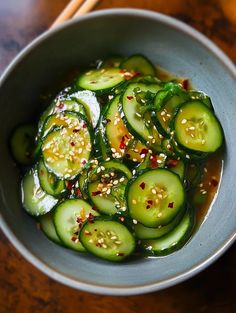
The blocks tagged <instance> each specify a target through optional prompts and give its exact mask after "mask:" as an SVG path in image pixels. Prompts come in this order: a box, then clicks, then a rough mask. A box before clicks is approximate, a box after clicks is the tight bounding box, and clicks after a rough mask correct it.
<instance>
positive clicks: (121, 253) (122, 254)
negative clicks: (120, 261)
mask: <svg viewBox="0 0 236 313" xmlns="http://www.w3.org/2000/svg"><path fill="white" fill-rule="evenodd" d="M116 255H117V256H124V255H125V254H124V253H123V252H119V253H117V254H116Z"/></svg>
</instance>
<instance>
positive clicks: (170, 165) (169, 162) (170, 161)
mask: <svg viewBox="0 0 236 313" xmlns="http://www.w3.org/2000/svg"><path fill="white" fill-rule="evenodd" d="M166 164H167V166H168V167H176V165H177V164H178V160H174V159H173V160H172V159H171V160H168V161H167V162H166Z"/></svg>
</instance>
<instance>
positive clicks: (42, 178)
mask: <svg viewBox="0 0 236 313" xmlns="http://www.w3.org/2000/svg"><path fill="white" fill-rule="evenodd" d="M38 177H39V183H40V186H41V188H42V189H43V190H44V191H45V192H46V193H47V194H49V195H51V196H54V197H56V196H58V195H60V194H62V193H63V192H64V191H65V190H66V185H65V181H64V180H60V179H58V178H57V177H56V176H55V175H54V174H53V173H49V172H48V170H47V168H46V167H45V165H44V163H43V161H42V160H40V161H39V163H38Z"/></svg>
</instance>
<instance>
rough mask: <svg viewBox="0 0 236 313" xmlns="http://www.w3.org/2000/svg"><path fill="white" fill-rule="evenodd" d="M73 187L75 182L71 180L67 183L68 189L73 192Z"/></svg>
mask: <svg viewBox="0 0 236 313" xmlns="http://www.w3.org/2000/svg"><path fill="white" fill-rule="evenodd" d="M73 187H74V183H73V181H71V180H69V181H68V182H67V189H69V190H71V189H72V188H73Z"/></svg>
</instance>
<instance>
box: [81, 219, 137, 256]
mask: <svg viewBox="0 0 236 313" xmlns="http://www.w3.org/2000/svg"><path fill="white" fill-rule="evenodd" d="M79 239H80V241H81V243H82V244H83V246H84V247H85V249H86V250H87V251H89V252H90V253H92V254H93V255H95V256H97V257H99V258H102V259H105V260H108V261H113V262H119V261H122V260H124V259H125V258H127V257H128V256H130V255H131V254H132V252H133V251H134V249H135V239H134V237H133V235H132V234H131V232H130V231H129V230H128V228H127V227H126V226H125V225H123V224H122V223H119V222H117V221H114V220H107V219H101V218H95V219H94V222H93V224H91V223H89V222H87V223H85V224H84V226H83V228H82V229H81V231H80V236H79Z"/></svg>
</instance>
